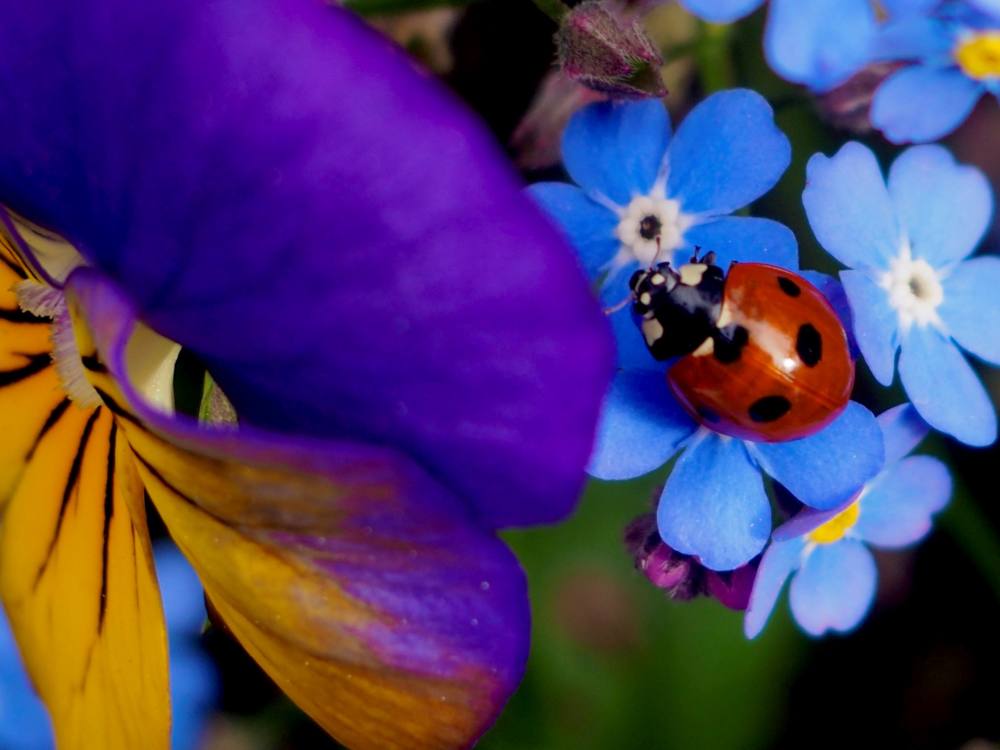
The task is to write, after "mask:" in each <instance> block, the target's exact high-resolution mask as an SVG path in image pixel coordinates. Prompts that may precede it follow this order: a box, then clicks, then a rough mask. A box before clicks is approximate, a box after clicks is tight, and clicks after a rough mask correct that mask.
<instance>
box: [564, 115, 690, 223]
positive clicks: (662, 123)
mask: <svg viewBox="0 0 1000 750" xmlns="http://www.w3.org/2000/svg"><path fill="white" fill-rule="evenodd" d="M669 142H670V117H669V115H667V110H666V108H665V107H664V106H663V102H661V101H660V100H659V99H646V100H644V101H640V102H597V103H594V104H589V105H587V106H586V107H584V108H583V109H581V110H580V111H579V112H577V113H576V114H574V115H573V117H572V118H571V119H570V121H569V123H568V124H567V125H566V130H565V131H564V132H563V140H562V156H563V163H564V164H565V165H566V171H567V172H569V176H570V177H572V178H573V180H574V181H575V182H576V184H577V185H579V186H580V187H582V188H583V189H584V190H586V191H587V192H595V193H600V194H601V195H604V196H605V197H607V198H610V199H611V200H613V201H615V202H616V203H618V204H620V205H625V204H626V203H628V202H629V201H630V200H632V198H633V197H634V196H636V195H640V194H645V193H648V192H649V190H650V188H651V187H653V182H654V181H655V180H656V175H657V174H658V173H659V170H660V167H661V165H662V164H663V155H664V154H665V153H666V151H667V144H668V143H669Z"/></svg>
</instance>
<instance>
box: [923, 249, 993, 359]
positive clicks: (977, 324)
mask: <svg viewBox="0 0 1000 750" xmlns="http://www.w3.org/2000/svg"><path fill="white" fill-rule="evenodd" d="M942 286H943V287H944V302H942V303H941V306H940V307H939V308H938V314H939V315H940V316H941V320H942V321H944V324H945V327H946V328H947V330H948V333H950V334H951V337H952V338H953V339H955V341H957V342H958V344H959V346H961V347H962V348H963V349H966V350H968V351H970V352H972V353H973V354H975V355H976V356H977V357H981V358H982V359H985V360H986V361H987V362H992V363H993V364H996V365H1000V298H998V296H997V293H998V291H1000V258H996V257H980V258H973V259H972V260H969V261H966V262H965V263H960V264H959V265H958V266H957V267H956V268H955V269H954V270H953V271H952V272H951V273H950V274H949V275H948V276H947V277H946V278H945V279H944V282H943V284H942Z"/></svg>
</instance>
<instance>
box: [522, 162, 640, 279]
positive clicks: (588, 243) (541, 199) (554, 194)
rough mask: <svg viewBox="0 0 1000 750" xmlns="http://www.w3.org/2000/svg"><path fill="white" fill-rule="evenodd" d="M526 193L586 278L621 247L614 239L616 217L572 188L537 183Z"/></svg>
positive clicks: (584, 194) (569, 186) (565, 185)
mask: <svg viewBox="0 0 1000 750" xmlns="http://www.w3.org/2000/svg"><path fill="white" fill-rule="evenodd" d="M528 193H529V194H530V195H531V197H532V198H534V199H535V201H536V202H537V203H538V204H539V205H540V206H541V207H542V208H543V209H544V210H545V212H546V213H547V214H548V215H549V216H551V217H552V219H553V220H554V221H555V223H556V226H558V227H559V228H560V229H561V230H562V231H563V233H564V234H565V235H566V236H567V237H568V238H569V241H570V242H571V243H572V244H573V247H574V248H576V252H577V254H578V255H579V256H580V261H581V262H582V263H583V268H584V270H585V271H586V272H587V276H588V277H590V278H591V279H594V278H596V277H597V275H598V274H599V273H600V272H601V270H602V269H603V268H604V266H605V265H607V263H608V262H609V261H610V260H611V259H612V258H613V257H614V255H615V252H616V251H617V250H618V246H619V245H620V244H621V243H620V242H619V240H618V238H617V237H616V236H615V227H616V226H617V225H618V217H617V216H615V214H614V212H613V211H611V209H609V208H606V207H604V206H602V205H600V204H599V203H595V202H594V201H592V200H591V199H590V198H588V197H587V194H586V193H584V192H583V191H582V190H581V189H580V188H578V187H576V186H575V185H567V184H566V183H563V182H540V183H537V184H535V185H531V186H529V187H528Z"/></svg>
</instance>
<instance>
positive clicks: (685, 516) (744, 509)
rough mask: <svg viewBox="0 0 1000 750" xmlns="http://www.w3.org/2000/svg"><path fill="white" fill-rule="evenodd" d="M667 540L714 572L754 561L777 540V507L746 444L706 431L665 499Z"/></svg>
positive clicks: (660, 512)
mask: <svg viewBox="0 0 1000 750" xmlns="http://www.w3.org/2000/svg"><path fill="white" fill-rule="evenodd" d="M657 523H658V525H659V530H660V536H661V537H663V541H664V542H666V543H667V544H668V545H669V546H670V547H673V548H674V549H675V550H677V551H678V552H683V553H684V554H687V555H697V556H698V557H699V558H700V559H701V562H702V564H703V565H704V566H705V567H707V568H709V569H711V570H733V569H734V568H738V567H739V566H741V565H743V564H744V563H747V562H749V561H750V560H751V559H752V558H753V557H754V556H755V555H756V554H757V553H758V552H760V551H761V550H762V549H763V548H764V544H766V543H767V539H768V537H769V536H770V535H771V506H770V504H769V502H768V499H767V493H766V492H764V485H763V482H762V481H761V477H760V472H759V471H758V470H757V467H756V466H754V465H753V464H752V463H751V462H750V459H749V457H748V456H747V452H746V449H745V448H744V447H743V442H742V441H740V440H733V439H732V438H727V437H723V436H720V435H717V434H715V433H714V432H710V431H709V430H706V429H703V430H701V431H700V432H699V433H698V434H697V436H696V437H695V439H694V440H693V441H692V442H691V444H690V445H688V447H687V449H686V450H685V451H684V453H683V454H682V455H681V457H680V459H678V461H677V463H676V465H675V466H674V470H673V472H672V473H671V474H670V478H669V479H667V485H666V487H664V488H663V494H662V495H661V497H660V506H659V508H658V509H657Z"/></svg>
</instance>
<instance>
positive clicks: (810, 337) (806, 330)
mask: <svg viewBox="0 0 1000 750" xmlns="http://www.w3.org/2000/svg"><path fill="white" fill-rule="evenodd" d="M795 351H796V352H797V353H798V355H799V359H801V360H802V364H804V365H805V366H806V367H815V366H816V365H817V364H819V361H820V360H821V359H822V358H823V337H822V336H820V335H819V331H817V330H816V329H815V327H813V325H812V324H811V323H803V324H802V325H800V326H799V335H798V336H796V338H795Z"/></svg>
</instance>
